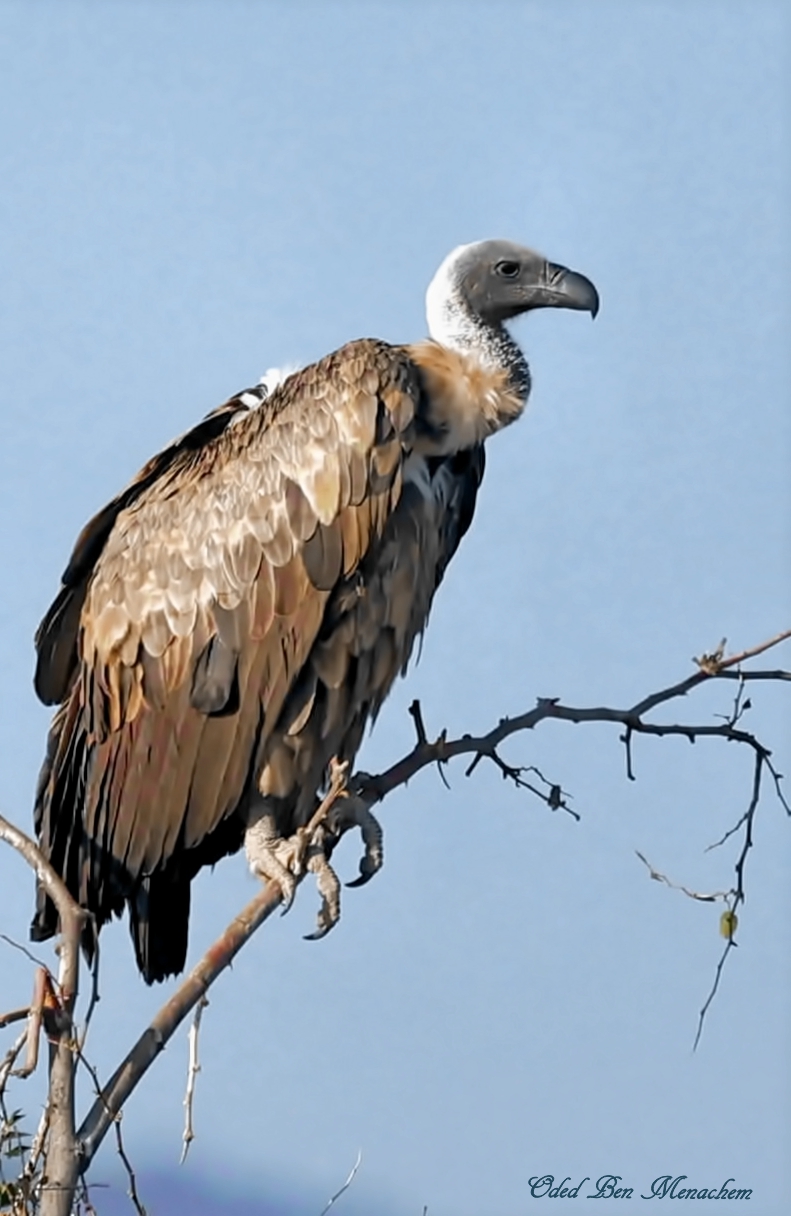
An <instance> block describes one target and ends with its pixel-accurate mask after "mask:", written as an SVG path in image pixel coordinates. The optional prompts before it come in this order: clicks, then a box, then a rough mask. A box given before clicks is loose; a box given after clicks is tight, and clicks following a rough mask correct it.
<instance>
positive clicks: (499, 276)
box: [426, 241, 599, 340]
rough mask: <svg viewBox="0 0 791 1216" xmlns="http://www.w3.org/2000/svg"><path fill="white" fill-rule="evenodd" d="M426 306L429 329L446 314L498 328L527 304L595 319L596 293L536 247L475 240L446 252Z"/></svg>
mask: <svg viewBox="0 0 791 1216" xmlns="http://www.w3.org/2000/svg"><path fill="white" fill-rule="evenodd" d="M426 308H427V313H428V318H429V326H430V327H431V325H432V322H434V321H435V320H436V321H438V322H439V323H440V324H441V321H442V318H443V317H444V316H446V315H447V314H448V312H450V313H457V314H458V313H465V314H467V316H468V317H470V318H471V319H476V320H479V321H480V322H483V323H484V324H485V325H492V326H498V325H501V324H502V322H503V321H508V320H511V318H513V317H518V316H519V315H520V314H521V313H523V312H528V311H529V310H530V309H531V308H574V309H578V310H581V311H583V312H589V313H590V314H591V316H593V317H595V316H596V313H597V312H598V311H599V295H598V292H597V291H596V288H595V287H594V286H593V283H591V281H590V279H586V278H585V276H584V275H582V274H578V273H577V272H576V271H575V270H567V269H566V267H565V266H558V265H556V263H554V262H549V261H547V259H546V258H545V257H543V256H542V255H541V254H540V253H536V252H535V250H534V249H527V248H526V247H525V246H524V245H515V244H514V243H513V242H512V241H477V242H476V243H475V244H473V245H459V246H458V247H457V248H456V249H454V250H453V251H452V253H449V254H448V256H447V257H446V258H445V261H444V262H443V263H442V265H441V266H440V268H439V270H438V271H437V273H436V275H435V276H434V278H433V279H432V281H431V284H430V285H429V289H428V292H427V295H426ZM434 336H435V334H434V332H433V330H432V337H434ZM438 340H442V339H438Z"/></svg>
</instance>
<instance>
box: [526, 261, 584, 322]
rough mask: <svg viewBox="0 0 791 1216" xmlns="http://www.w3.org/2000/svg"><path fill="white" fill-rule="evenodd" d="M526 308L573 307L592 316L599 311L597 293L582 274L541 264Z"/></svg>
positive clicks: (562, 267) (560, 267) (552, 264)
mask: <svg viewBox="0 0 791 1216" xmlns="http://www.w3.org/2000/svg"><path fill="white" fill-rule="evenodd" d="M528 308H574V309H578V310H579V311H581V312H589V313H590V314H591V317H595V316H596V313H597V312H598V311H599V293H598V291H597V290H596V288H595V287H594V286H593V284H592V283H591V281H590V279H586V278H585V275H584V274H578V273H577V271H576V270H567V269H566V267H565V266H557V265H555V263H554V262H545V263H544V265H543V267H542V268H541V271H540V273H539V276H538V281H537V282H536V284H535V286H534V287H533V288H532V289H531V291H530V302H529V304H528Z"/></svg>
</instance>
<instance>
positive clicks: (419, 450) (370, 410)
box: [31, 241, 598, 983]
mask: <svg viewBox="0 0 791 1216" xmlns="http://www.w3.org/2000/svg"><path fill="white" fill-rule="evenodd" d="M546 307H554V308H573V309H583V310H587V311H589V312H590V313H592V314H593V315H594V316H595V314H596V311H597V309H598V297H597V294H596V290H595V288H594V286H593V284H592V283H591V282H590V281H589V280H588V279H586V278H584V277H583V276H582V275H579V274H576V273H574V272H573V271H569V270H566V269H565V268H564V267H562V266H556V265H553V264H552V263H550V262H547V261H546V260H545V259H544V258H543V257H541V256H539V255H538V254H536V253H534V252H532V251H531V250H529V249H525V248H523V247H521V246H519V245H513V244H511V243H509V242H506V241H483V242H480V243H478V244H473V245H463V246H461V247H460V248H458V249H456V250H454V251H453V253H451V254H450V255H449V256H448V257H447V258H446V259H445V261H444V262H443V264H442V265H441V267H440V268H439V271H438V272H437V274H436V276H435V277H434V279H433V281H432V283H431V285H430V286H429V289H428V294H427V314H428V329H429V334H430V338H429V339H428V340H425V341H422V342H418V343H416V344H414V345H409V346H390V345H388V344H387V343H385V342H380V341H377V340H375V339H362V340H360V341H357V342H350V343H349V344H348V345H347V346H343V347H341V349H340V350H337V351H335V352H334V354H331V355H328V356H327V357H326V358H324V359H321V360H320V361H319V362H318V363H314V364H313V365H312V366H310V367H306V368H304V369H302V370H301V371H296V372H294V373H292V374H290V375H288V376H287V377H285V378H283V379H282V380H281V381H280V382H279V383H275V385H274V387H272V386H271V385H268V384H266V383H262V384H259V385H258V386H256V387H255V388H252V389H250V390H248V391H246V392H243V393H240V394H239V395H238V396H235V397H232V398H231V399H230V400H229V401H227V402H226V403H225V405H221V406H220V407H219V408H218V409H216V410H215V411H214V412H213V413H211V414H209V415H208V416H207V417H206V418H204V420H203V421H202V422H199V423H198V425H197V426H196V427H194V428H193V429H192V430H191V431H188V432H187V433H186V434H185V435H183V436H182V437H181V438H180V439H177V440H175V442H173V443H172V444H170V446H169V447H167V448H165V450H164V451H162V452H160V454H159V455H158V456H154V457H153V459H152V460H150V461H149V462H148V464H147V465H146V466H145V467H144V468H143V469H142V470H141V471H140V473H138V475H137V477H135V478H134V480H133V481H132V482H131V483H130V484H129V485H128V486H127V487H126V489H125V490H122V491H121V493H120V494H119V495H118V497H117V498H114V499H113V501H112V502H111V503H109V504H108V505H107V506H106V507H104V508H103V510H101V511H100V512H99V513H98V515H96V516H95V517H94V518H93V519H92V520H91V521H90V522H89V523H88V524H87V525H86V526H85V528H84V529H83V531H82V533H81V534H80V536H79V538H78V540H77V543H76V546H75V548H74V552H73V554H72V557H71V560H70V562H69V564H68V566H67V568H66V572H65V573H64V575H63V582H62V586H61V589H60V591H59V593H58V595H57V597H56V599H55V602H54V603H53V604H52V607H51V608H50V609H49V611H48V612H47V614H46V616H45V617H44V620H43V621H42V623H41V625H40V627H39V630H38V633H37V634H36V650H37V655H38V662H37V667H36V675H35V687H36V692H37V694H38V696H39V697H40V699H41V700H42V701H43V702H44V703H45V704H47V705H56V706H57V707H58V708H57V710H56V712H55V716H54V719H53V722H52V727H51V729H50V733H49V739H48V745H47V753H46V758H45V761H44V765H43V768H42V772H41V776H40V779H39V785H38V790H37V794H36V805H35V824H36V831H37V833H38V837H39V841H40V844H41V848H42V850H43V852H44V854H45V855H46V857H47V858H48V859H49V861H50V862H51V864H52V865H53V866H54V868H55V869H56V870H57V871H58V872H59V873H60V874H61V875H62V877H63V879H64V880H65V882H66V884H67V886H68V888H69V890H70V891H71V892H72V894H73V895H74V897H75V898H76V899H77V900H78V901H79V902H80V904H82V906H83V907H85V908H86V909H87V910H88V911H89V912H90V913H91V914H92V925H93V927H94V929H98V928H100V927H101V926H102V925H103V924H104V923H105V922H106V921H108V920H109V919H110V918H111V917H112V916H114V915H115V916H117V915H120V914H121V913H122V912H123V908H124V905H125V904H126V905H127V906H128V908H129V918H130V927H131V932H132V938H133V940H134V947H135V954H136V958H137V964H138V967H139V968H140V971H141V973H142V975H143V977H144V978H145V980H146V981H147V982H148V983H152V982H153V981H155V980H161V979H164V978H165V977H166V976H168V975H171V974H176V973H178V972H179V971H181V970H182V968H183V966H184V962H185V957H186V951H187V927H188V920H189V910H190V884H191V882H192V879H193V878H194V877H195V875H196V874H197V872H198V870H200V869H201V867H202V866H206V865H212V864H214V863H215V862H216V861H218V860H219V859H220V858H221V857H224V856H225V855H226V854H229V853H233V852H235V851H236V850H238V849H239V848H241V846H242V845H244V846H245V849H246V852H247V856H248V859H249V862H250V865H251V868H252V870H253V871H254V873H256V874H257V875H260V876H261V877H262V878H264V879H269V878H276V879H277V880H278V881H279V882H280V885H281V888H282V890H283V898H284V902H288V901H289V900H290V898H291V897H292V895H293V888H294V883H293V877H292V875H293V874H294V873H297V872H298V867H299V866H300V864H301V856H300V850H299V849H298V848H296V847H295V846H294V841H295V840H296V839H297V836H296V833H297V830H298V829H299V828H300V827H304V825H305V824H307V823H308V821H309V820H310V818H311V816H312V814H313V812H314V810H315V808H316V806H317V800H318V798H319V797H320V795H321V793H322V791H323V790H324V789H326V786H327V782H328V780H329V773H330V768H331V764H332V762H333V761H334V760H336V759H337V760H338V761H339V762H344V761H348V762H350V763H351V762H353V761H354V757H355V754H356V752H357V750H358V748H359V746H360V742H361V740H362V737H363V732H364V730H365V727H366V724H367V723H368V722H369V721H372V720H373V719H374V718H375V717H376V714H377V713H378V711H379V709H380V707H381V705H382V702H383V701H384V699H385V697H386V696H387V694H388V692H389V691H390V688H391V686H392V684H393V681H394V680H395V678H396V676H397V675H398V673H399V672H401V673H402V674H403V672H404V671H405V669H406V666H407V664H408V662H409V658H410V655H411V653H412V649H413V646H414V643H415V639H416V638H417V637H419V635H420V634H421V633H422V631H423V629H424V628H425V625H426V621H427V618H428V614H429V609H430V608H431V602H432V599H433V597H434V593H435V591H436V590H437V587H438V586H439V584H440V582H441V581H442V576H443V574H444V572H445V567H446V566H447V564H448V562H449V561H450V559H451V557H452V556H453V554H454V553H455V551H456V549H457V547H458V545H459V542H460V540H461V538H462V536H463V535H464V533H465V532H466V531H467V529H468V528H469V526H470V522H471V519H472V515H473V511H474V508H475V500H476V496H477V493H478V487H479V485H480V482H481V478H482V476H483V468H484V449H483V444H484V441H485V440H486V439H487V438H488V436H489V435H492V434H493V433H494V432H495V431H498V430H500V429H501V428H502V427H504V426H507V425H508V424H509V423H511V422H513V421H514V420H515V419H516V418H518V417H519V415H520V414H521V413H522V411H523V409H524V407H525V403H526V401H527V397H528V393H529V391H530V373H529V370H528V365H527V362H526V361H525V358H524V356H523V354H522V352H521V351H520V349H519V347H518V346H517V345H516V343H515V342H514V340H513V339H512V338H511V336H510V334H509V333H508V331H507V330H506V329H505V327H504V322H506V321H508V320H510V319H511V318H513V317H516V316H518V315H519V314H520V313H524V312H527V311H528V310H530V309H533V308H546ZM342 801H343V802H344V803H345V804H347V812H346V813H348V814H349V815H351V816H353V817H355V822H358V823H359V824H360V826H361V828H362V829H363V838H364V841H365V855H364V857H363V860H362V862H361V866H360V872H361V879H362V880H365V879H367V878H368V877H370V876H371V874H372V873H374V872H375V871H376V869H378V867H379V865H380V864H381V833H380V831H379V830H378V825H376V822H375V820H373V817H372V816H371V815H370V812H368V811H367V810H366V809H365V807H364V806H363V807H360V806H359V805H357V804H356V803H355V800H354V799H348V800H346V799H345V800H342ZM359 801H360V800H358V802H359ZM302 836H303V837H304V833H302ZM312 844H313V845H314V846H315V842H312ZM330 847H331V845H330ZM313 851H314V853H315V851H316V850H315V847H314V849H313ZM319 851H321V850H319ZM327 851H328V850H327ZM321 861H322V862H323V864H321V865H316V866H314V867H312V868H314V869H316V871H317V873H318V876H319V885H320V889H321V890H322V893H323V895H324V897H325V898H324V903H323V907H322V912H321V914H320V917H319V932H318V934H317V936H318V935H320V934H321V933H323V932H325V931H326V930H327V929H328V928H330V927H331V925H332V924H333V923H334V921H335V920H336V919H337V915H338V902H337V879H335V876H334V874H333V873H332V871H331V870H330V868H329V865H328V863H327V861H326V859H325V858H321ZM57 928H58V922H57V914H56V911H55V908H54V906H53V905H52V904H51V903H50V901H49V900H48V899H47V897H46V895H45V894H44V892H43V891H42V890H41V889H39V892H38V903H37V910H36V915H35V918H34V921H33V925H32V928H31V934H32V936H33V938H34V939H35V940H41V939H43V938H47V937H50V936H51V935H52V934H54V933H55V932H56V931H57ZM86 948H87V949H88V950H89V952H90V950H91V941H90V937H89V938H88V940H86Z"/></svg>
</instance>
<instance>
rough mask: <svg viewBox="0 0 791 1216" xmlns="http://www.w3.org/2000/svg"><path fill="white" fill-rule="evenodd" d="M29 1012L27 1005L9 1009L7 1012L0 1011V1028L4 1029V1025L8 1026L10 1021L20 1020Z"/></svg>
mask: <svg viewBox="0 0 791 1216" xmlns="http://www.w3.org/2000/svg"><path fill="white" fill-rule="evenodd" d="M29 1013H30V1009H29V1007H28V1006H27V1005H23V1006H22V1008H21V1009H10V1010H9V1011H8V1013H0V1030H4V1029H5V1027H6V1026H10V1025H11V1024H12V1022H21V1021H23V1020H24V1019H25V1018H26V1017H27V1015H28V1014H29Z"/></svg>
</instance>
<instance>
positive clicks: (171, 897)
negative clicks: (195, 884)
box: [129, 867, 190, 984]
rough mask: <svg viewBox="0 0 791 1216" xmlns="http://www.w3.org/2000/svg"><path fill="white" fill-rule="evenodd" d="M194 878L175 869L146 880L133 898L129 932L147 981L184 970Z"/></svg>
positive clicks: (148, 982)
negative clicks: (191, 890) (192, 879)
mask: <svg viewBox="0 0 791 1216" xmlns="http://www.w3.org/2000/svg"><path fill="white" fill-rule="evenodd" d="M189 914H190V877H189V876H188V875H185V874H183V873H180V872H179V871H178V870H176V869H174V868H173V867H166V868H165V869H164V870H157V871H156V872H155V873H153V874H149V875H148V876H147V877H146V878H144V879H143V880H142V881H141V883H140V885H139V886H138V887H137V889H136V890H135V892H134V894H133V895H132V896H130V898H129V930H130V932H131V934H132V941H133V942H134V946H135V958H136V959H137V965H138V967H139V968H140V972H141V974H142V976H143V979H144V980H145V981H146V983H147V984H155V983H158V982H159V981H160V980H164V979H166V978H167V977H168V976H169V975H178V973H179V972H180V971H183V970H184V963H185V962H186V959H187V931H188V926H189Z"/></svg>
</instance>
